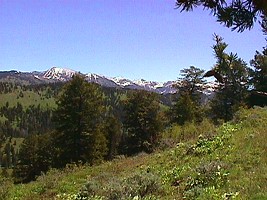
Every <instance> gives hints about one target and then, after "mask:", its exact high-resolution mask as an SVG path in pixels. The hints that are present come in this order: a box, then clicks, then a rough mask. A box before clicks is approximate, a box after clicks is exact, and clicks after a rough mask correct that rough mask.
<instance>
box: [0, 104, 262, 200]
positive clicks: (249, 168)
mask: <svg viewBox="0 0 267 200" xmlns="http://www.w3.org/2000/svg"><path fill="white" fill-rule="evenodd" d="M188 127H189V128H188ZM188 127H187V129H182V128H181V127H176V128H173V129H171V130H170V132H169V133H168V134H169V136H168V137H170V136H172V138H171V139H172V141H180V143H178V145H176V146H175V147H173V148H171V149H167V150H164V151H159V152H157V153H154V154H151V155H146V154H141V155H139V156H136V157H132V158H120V159H116V160H114V161H111V162H106V163H103V164H100V165H98V166H93V167H90V166H80V167H79V166H71V167H69V168H66V169H65V170H61V171H59V170H52V171H50V172H49V173H48V174H47V175H43V176H41V177H39V178H38V180H37V181H35V182H32V183H29V184H24V185H16V186H14V185H12V184H11V183H9V182H8V181H5V184H4V186H2V188H1V186H0V192H1V191H2V193H3V194H6V196H8V197H7V199H75V197H76V196H77V194H78V193H79V191H82V192H80V194H88V193H89V194H91V195H92V196H94V198H92V199H101V198H100V196H106V197H109V199H134V198H135V199H141V198H140V197H141V196H142V197H143V198H142V199H182V198H186V199H234V198H235V199H255V200H256V199H257V200H258V199H267V184H266V183H267V166H266V165H267V152H266V151H267V144H266V139H267V109H266V108H265V109H260V108H257V109H254V110H249V111H247V110H246V111H243V112H242V113H241V114H240V115H239V117H238V119H236V121H235V122H232V123H227V124H224V125H223V126H221V127H219V128H218V129H215V128H212V127H208V126H207V125H200V126H197V127H195V126H193V125H189V126H188ZM203 127H204V128H203ZM190 130H191V132H190ZM190 133H191V134H193V136H192V135H191V136H188V135H190ZM168 134H165V135H168ZM199 134H201V135H200V136H198V137H195V136H196V135H199ZM165 139H166V138H165ZM169 139H170V138H169ZM184 140H190V141H187V142H183V141H184ZM0 185H1V184H0ZM7 189H9V193H4V191H7ZM2 196H4V195H2ZM128 197H129V198H128ZM0 199H1V198H0ZM103 199H105V198H103Z"/></svg>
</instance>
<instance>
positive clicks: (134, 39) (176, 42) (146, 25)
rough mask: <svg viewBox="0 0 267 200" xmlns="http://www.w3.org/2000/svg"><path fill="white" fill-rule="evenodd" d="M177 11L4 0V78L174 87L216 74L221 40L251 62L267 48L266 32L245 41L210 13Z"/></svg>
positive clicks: (151, 0) (170, 6)
mask: <svg viewBox="0 0 267 200" xmlns="http://www.w3.org/2000/svg"><path fill="white" fill-rule="evenodd" d="M174 8H175V0H61V1H59V0H0V70H11V69H16V70H19V71H44V70H47V69H48V68H50V67H52V66H58V67H66V68H70V69H74V70H77V71H81V72H83V73H87V72H91V73H98V74H102V75H106V76H111V77H113V76H123V77H125V78H129V79H140V78H144V79H146V80H155V81H167V80H176V79H177V77H178V76H179V72H180V70H181V69H183V68H187V67H189V66H191V65H193V66H196V67H199V68H202V69H206V70H207V69H210V68H211V67H212V66H213V64H214V63H215V59H214V57H213V52H212V49H211V46H212V45H213V44H214V42H213V40H212V35H213V34H214V33H216V34H219V35H221V36H222V37H223V38H224V39H225V42H227V43H228V44H229V48H228V51H229V52H231V51H232V52H235V53H238V55H239V56H240V57H241V58H243V59H244V60H245V61H246V62H249V60H251V58H253V56H254V54H255V51H256V50H262V47H263V46H265V44H266V42H265V39H264V36H263V34H262V32H261V30H260V27H259V25H256V26H255V27H254V28H253V29H252V30H250V31H245V32H243V33H237V32H232V31H231V30H230V29H228V28H225V27H223V26H222V25H220V24H219V23H216V19H215V18H214V17H212V16H211V15H210V13H209V11H207V10H204V11H203V10H202V9H196V10H195V11H194V12H189V13H185V12H183V13H180V11H179V10H176V9H174Z"/></svg>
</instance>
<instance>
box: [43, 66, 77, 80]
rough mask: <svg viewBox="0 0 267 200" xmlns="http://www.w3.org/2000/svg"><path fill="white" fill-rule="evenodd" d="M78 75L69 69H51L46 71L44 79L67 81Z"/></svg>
mask: <svg viewBox="0 0 267 200" xmlns="http://www.w3.org/2000/svg"><path fill="white" fill-rule="evenodd" d="M76 73H78V72H76V71H74V70H72V69H68V68H60V67H51V68H50V69H49V70H47V71H45V73H44V74H43V78H45V79H56V80H59V81H67V80H69V79H71V78H72V76H73V75H74V74H76Z"/></svg>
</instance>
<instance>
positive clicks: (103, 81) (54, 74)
mask: <svg viewBox="0 0 267 200" xmlns="http://www.w3.org/2000/svg"><path fill="white" fill-rule="evenodd" d="M77 73H80V72H77V71H75V70H72V69H67V68H59V67H52V68H50V69H48V70H46V71H44V72H36V71H34V72H19V71H15V70H12V71H0V81H11V80H12V81H14V82H24V83H28V84H41V83H51V82H58V81H68V80H70V79H71V78H72V76H73V75H74V74H77ZM83 75H84V76H85V77H86V80H87V81H88V82H94V83H97V84H100V85H101V86H104V87H113V88H123V89H143V90H147V91H152V92H156V93H159V94H170V93H171V94H172V93H175V92H176V89H175V88H174V87H173V85H174V84H179V82H178V81H167V82H156V81H146V80H144V79H140V80H129V79H126V78H122V77H106V76H102V75H98V74H94V73H87V74H83ZM213 91H214V83H210V84H209V85H208V86H207V88H206V90H205V91H204V93H206V94H207V95H209V93H211V92H213Z"/></svg>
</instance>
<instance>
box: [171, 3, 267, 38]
mask: <svg viewBox="0 0 267 200" xmlns="http://www.w3.org/2000/svg"><path fill="white" fill-rule="evenodd" d="M176 6H177V8H180V7H181V8H182V11H184V10H185V11H191V10H193V9H194V8H195V7H197V6H203V7H204V8H205V9H208V10H210V11H211V12H212V13H213V15H214V16H216V17H217V21H218V22H220V23H223V24H224V25H225V26H227V27H232V29H233V30H235V29H237V30H238V31H241V32H242V31H244V30H245V29H250V28H252V27H253V25H254V23H255V22H256V21H257V20H256V19H257V17H258V19H259V20H258V21H259V22H260V24H261V26H262V29H263V32H264V33H267V3H266V0H242V1H241V0H231V1H226V0H176Z"/></svg>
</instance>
